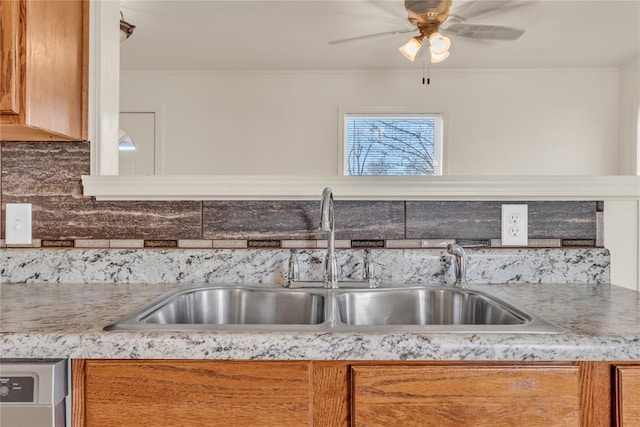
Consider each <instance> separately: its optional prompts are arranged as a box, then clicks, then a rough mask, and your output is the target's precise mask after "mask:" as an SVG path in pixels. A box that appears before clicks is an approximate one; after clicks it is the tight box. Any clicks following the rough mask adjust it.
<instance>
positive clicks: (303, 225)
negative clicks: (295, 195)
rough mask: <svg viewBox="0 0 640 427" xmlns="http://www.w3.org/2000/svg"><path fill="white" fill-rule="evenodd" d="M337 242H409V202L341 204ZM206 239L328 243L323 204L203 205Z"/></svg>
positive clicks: (337, 212)
mask: <svg viewBox="0 0 640 427" xmlns="http://www.w3.org/2000/svg"><path fill="white" fill-rule="evenodd" d="M335 221H336V238H337V239H363V238H364V239H372V240H378V239H402V238H404V202H393V201H392V202H389V201H373V202H355V201H336V202H335ZM202 222H203V230H204V231H203V237H202V238H203V239H250V240H259V239H298V240H307V239H325V238H326V236H327V233H326V232H320V231H318V224H319V222H320V202H319V201H318V202H314V201H211V202H208V201H207V202H204V204H203V214H202Z"/></svg>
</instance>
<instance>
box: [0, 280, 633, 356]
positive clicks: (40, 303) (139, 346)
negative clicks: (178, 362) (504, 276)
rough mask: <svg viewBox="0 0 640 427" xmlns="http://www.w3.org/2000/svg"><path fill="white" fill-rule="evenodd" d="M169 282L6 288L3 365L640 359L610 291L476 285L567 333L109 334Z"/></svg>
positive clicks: (629, 295) (616, 294) (626, 299)
mask: <svg viewBox="0 0 640 427" xmlns="http://www.w3.org/2000/svg"><path fill="white" fill-rule="evenodd" d="M176 286H177V285H172V284H137V285H132V284H127V285H124V284H89V285H87V284H83V285H80V284H76V285H65V284H4V285H0V300H1V307H0V357H21V358H34V357H67V356H68V357H72V358H123V359H128V358H167V359H168V358H181V359H182V358H185V359H265V360H266V359H279V360H295V359H297V360H311V359H316V360H318V359H323V360H340V359H343V360H549V361H552V360H634V361H640V293H637V292H634V291H631V290H628V289H624V288H620V287H617V286H613V285H596V284H594V285H591V284H569V285H567V284H563V285H549V284H511V285H475V286H473V287H472V288H473V289H478V290H483V291H489V292H490V293H491V294H493V295H495V296H497V297H498V298H501V299H503V300H504V301H506V302H509V303H512V304H515V305H517V306H519V307H521V308H523V309H525V310H528V311H531V312H533V313H535V314H538V315H541V316H543V317H545V318H547V319H548V320H551V321H553V322H555V323H557V324H559V325H561V326H563V327H565V328H566V329H567V330H568V332H567V333H561V334H512V333H483V334H468V333H440V334H434V333H428V334H427V333H372V332H369V333H337V332H284V333H283V332H278V333H273V332H211V331H209V332H135V331H117V332H105V331H103V330H102V328H103V327H104V326H106V325H108V324H110V323H112V322H114V321H115V320H117V319H118V318H119V317H121V316H122V315H124V314H127V313H128V312H130V311H132V310H134V309H136V308H137V307H139V306H140V305H142V304H143V303H145V302H147V301H148V300H150V299H152V298H155V297H157V296H159V295H161V294H162V293H164V292H166V291H168V290H171V289H174V288H176Z"/></svg>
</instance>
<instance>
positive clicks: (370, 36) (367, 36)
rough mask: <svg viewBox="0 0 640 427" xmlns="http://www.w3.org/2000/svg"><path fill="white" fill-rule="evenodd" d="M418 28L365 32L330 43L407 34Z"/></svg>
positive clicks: (330, 42)
mask: <svg viewBox="0 0 640 427" xmlns="http://www.w3.org/2000/svg"><path fill="white" fill-rule="evenodd" d="M416 31H417V30H416V28H415V27H414V28H403V29H401V30H393V31H384V32H382V33H373V34H365V35H363V36H356V37H348V38H346V39H339V40H330V41H329V44H341V43H348V42H353V41H358V40H366V39H375V38H380V37H390V36H395V35H398V34H406V33H413V32H416Z"/></svg>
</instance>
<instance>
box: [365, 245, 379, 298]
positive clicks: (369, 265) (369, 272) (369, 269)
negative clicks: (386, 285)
mask: <svg viewBox="0 0 640 427" xmlns="http://www.w3.org/2000/svg"><path fill="white" fill-rule="evenodd" d="M362 276H363V279H364V280H365V281H367V282H369V287H370V288H377V287H378V284H377V283H376V279H375V277H374V273H373V258H372V257H371V249H365V250H364V272H363V274H362Z"/></svg>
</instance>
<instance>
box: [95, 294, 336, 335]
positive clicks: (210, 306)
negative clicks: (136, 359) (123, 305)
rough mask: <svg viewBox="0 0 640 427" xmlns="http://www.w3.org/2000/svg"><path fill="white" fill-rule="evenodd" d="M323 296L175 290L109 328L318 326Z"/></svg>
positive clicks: (322, 315)
mask: <svg viewBox="0 0 640 427" xmlns="http://www.w3.org/2000/svg"><path fill="white" fill-rule="evenodd" d="M324 299H325V297H324V295H322V294H321V293H317V292H308V291H303V290H300V291H297V290H292V291H286V292H282V290H280V289H269V288H267V289H261V288H249V287H201V288H194V289H186V290H178V291H174V292H171V293H169V294H166V295H164V296H162V297H161V298H159V299H157V300H154V301H152V302H151V303H149V304H147V305H145V306H144V307H142V308H141V309H139V310H137V311H136V312H134V313H132V314H130V315H128V316H125V318H123V319H121V320H120V321H118V322H116V323H114V324H113V325H110V326H108V327H107V328H106V330H117V329H145V330H154V329H167V328H170V329H176V325H179V326H178V329H202V328H203V327H205V325H211V326H214V327H224V326H225V325H251V326H252V327H256V326H259V325H317V324H319V323H322V322H323V321H324Z"/></svg>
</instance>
